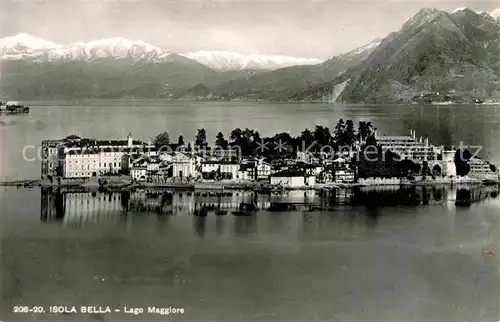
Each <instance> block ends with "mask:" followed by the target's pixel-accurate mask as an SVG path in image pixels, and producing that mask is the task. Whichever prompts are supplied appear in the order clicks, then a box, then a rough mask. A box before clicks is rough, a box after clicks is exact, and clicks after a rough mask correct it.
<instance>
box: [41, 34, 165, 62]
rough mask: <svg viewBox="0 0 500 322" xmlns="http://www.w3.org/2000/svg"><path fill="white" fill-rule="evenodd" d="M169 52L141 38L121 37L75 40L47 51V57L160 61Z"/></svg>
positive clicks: (87, 59)
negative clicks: (85, 40) (84, 40)
mask: <svg viewBox="0 0 500 322" xmlns="http://www.w3.org/2000/svg"><path fill="white" fill-rule="evenodd" d="M169 55H170V53H169V52H168V51H167V50H165V49H163V48H160V47H156V46H153V45H151V44H149V43H146V42H144V41H142V40H130V39H126V38H122V37H115V38H106V39H99V40H92V41H89V42H77V43H72V44H69V45H66V46H62V47H61V48H58V49H57V50H53V51H50V52H49V58H51V59H56V58H64V59H77V60H86V61H89V60H94V59H96V58H132V59H150V60H153V61H160V60H163V59H165V58H166V57H168V56H169Z"/></svg>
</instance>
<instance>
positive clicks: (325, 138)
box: [313, 125, 332, 147]
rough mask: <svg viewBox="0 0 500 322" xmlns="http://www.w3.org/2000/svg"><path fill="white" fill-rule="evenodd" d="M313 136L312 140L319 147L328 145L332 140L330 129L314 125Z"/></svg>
mask: <svg viewBox="0 0 500 322" xmlns="http://www.w3.org/2000/svg"><path fill="white" fill-rule="evenodd" d="M313 136H314V140H315V141H317V142H318V145H319V147H322V146H326V145H329V144H330V141H331V139H332V134H331V133H330V129H329V128H328V127H326V126H325V127H324V126H321V125H316V128H315V129H314V133H313Z"/></svg>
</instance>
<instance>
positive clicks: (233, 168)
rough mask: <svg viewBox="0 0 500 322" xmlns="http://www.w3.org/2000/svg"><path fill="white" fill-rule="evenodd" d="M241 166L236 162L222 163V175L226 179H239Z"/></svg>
mask: <svg viewBox="0 0 500 322" xmlns="http://www.w3.org/2000/svg"><path fill="white" fill-rule="evenodd" d="M239 170H240V164H239V163H238V162H236V161H222V162H221V163H220V174H221V176H222V177H223V178H226V179H237V178H238V171H239Z"/></svg>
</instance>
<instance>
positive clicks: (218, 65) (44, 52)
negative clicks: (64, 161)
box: [0, 33, 321, 71]
mask: <svg viewBox="0 0 500 322" xmlns="http://www.w3.org/2000/svg"><path fill="white" fill-rule="evenodd" d="M172 55H173V54H172V53H171V52H169V51H168V50H166V49H164V48H161V47H158V46H154V45H152V44H149V43H146V42H144V41H141V40H129V39H125V38H121V37H115V38H108V39H101V40H93V41H88V42H76V43H72V44H68V45H61V44H56V43H53V42H49V41H45V40H43V39H40V38H36V37H33V36H31V35H28V34H24V33H23V34H18V35H15V36H10V37H6V38H3V39H0V58H1V59H4V60H18V59H25V60H26V59H27V60H36V61H55V60H65V61H68V60H69V61H71V60H76V61H85V62H93V61H96V60H99V59H103V58H114V59H122V58H130V59H132V60H134V61H139V60H140V61H143V60H145V61H148V62H164V61H169V60H170V59H171V58H172ZM174 56H177V57H178V55H175V54H174ZM180 56H183V57H185V58H188V59H192V60H195V61H197V62H198V63H201V64H202V65H205V66H206V67H209V68H211V69H214V70H216V71H229V70H242V69H278V68H281V67H288V66H293V65H315V64H319V63H321V60H319V59H315V58H298V57H291V56H279V55H242V54H238V53H233V52H228V51H198V52H190V53H185V54H182V55H180Z"/></svg>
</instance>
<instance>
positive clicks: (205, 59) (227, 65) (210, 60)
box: [182, 50, 322, 71]
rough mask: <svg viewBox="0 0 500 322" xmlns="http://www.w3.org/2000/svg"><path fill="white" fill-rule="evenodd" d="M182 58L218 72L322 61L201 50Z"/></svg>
mask: <svg viewBox="0 0 500 322" xmlns="http://www.w3.org/2000/svg"><path fill="white" fill-rule="evenodd" d="M182 56H184V57H187V58H190V59H194V60H196V61H197V62H199V63H200V64H203V65H205V66H207V67H209V68H212V69H214V70H218V71H229V70H242V69H271V70H272V69H278V68H283V67H289V66H294V65H316V64H320V63H321V62H322V61H321V60H319V59H316V58H300V57H292V56H281V55H243V54H239V53H234V52H230V51H216V50H213V51H210V50H201V51H196V52H188V53H184V54H182Z"/></svg>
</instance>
